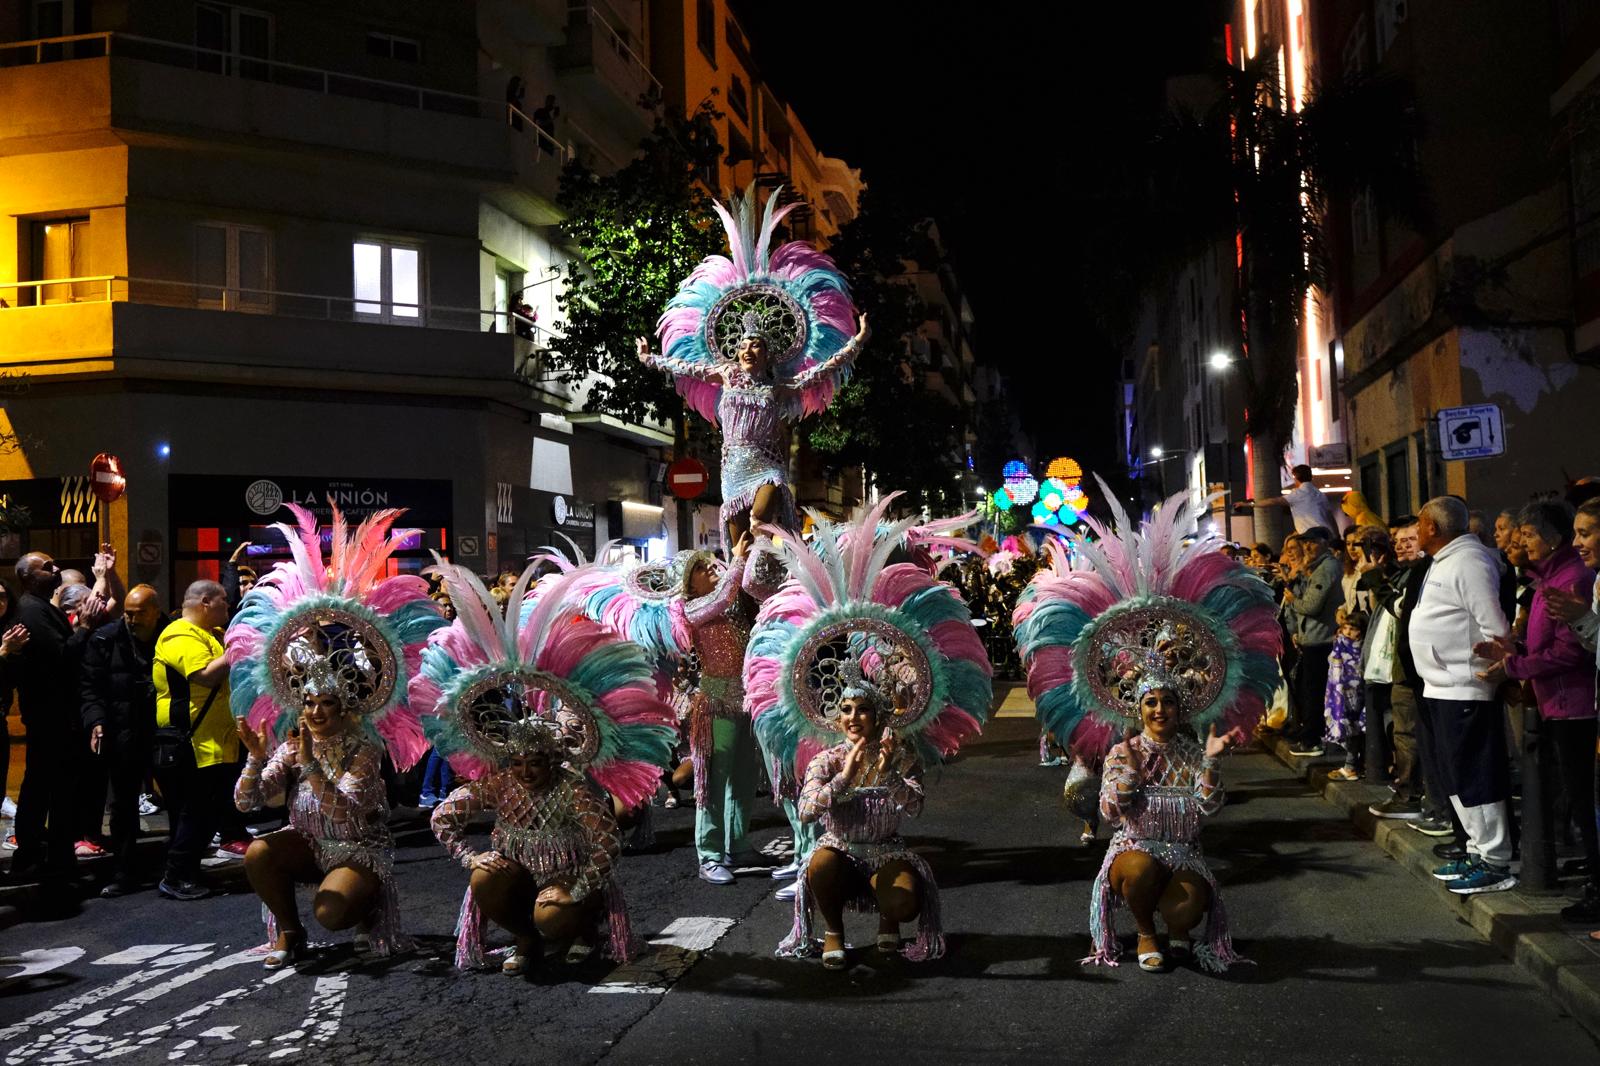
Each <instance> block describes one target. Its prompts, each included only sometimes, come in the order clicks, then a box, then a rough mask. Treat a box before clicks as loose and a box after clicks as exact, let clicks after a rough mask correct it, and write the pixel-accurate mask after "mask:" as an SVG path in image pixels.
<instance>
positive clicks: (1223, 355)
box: [1211, 352, 1233, 370]
mask: <svg viewBox="0 0 1600 1066" xmlns="http://www.w3.org/2000/svg"><path fill="white" fill-rule="evenodd" d="M1232 365H1233V356H1231V355H1229V354H1228V353H1227V352H1213V353H1212V355H1211V369H1212V370H1226V369H1228V368H1229V367H1230V366H1232Z"/></svg>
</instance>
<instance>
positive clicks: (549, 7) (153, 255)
mask: <svg viewBox="0 0 1600 1066" xmlns="http://www.w3.org/2000/svg"><path fill="white" fill-rule="evenodd" d="M477 18H481V20H482V21H481V24H480V23H479V22H475V19H477ZM0 19H3V20H6V21H4V22H3V23H0V42H3V43H0V99H4V100H5V101H6V106H5V107H4V108H3V109H0V144H3V151H0V215H3V216H5V218H6V219H7V222H6V225H4V226H3V227H0V300H3V301H4V303H3V305H0V369H3V370H5V371H6V372H8V373H9V374H13V375H16V374H20V375H23V382H24V383H23V385H22V387H20V388H19V387H18V386H17V384H16V381H15V379H13V380H12V382H11V385H10V387H8V388H7V389H6V390H5V395H4V397H3V403H4V410H5V415H6V418H7V421H8V428H9V430H10V431H11V432H13V433H14V434H15V435H16V439H17V446H16V447H14V448H12V449H11V450H9V451H7V452H6V453H5V454H4V455H3V456H0V494H3V495H4V496H5V497H6V499H7V500H8V501H10V502H12V503H22V504H25V505H28V506H29V509H30V510H31V512H32V522H31V523H30V525H29V527H28V529H27V530H26V531H25V533H24V534H23V535H22V536H21V537H19V538H12V539H11V540H10V542H9V543H7V544H4V545H0V555H4V556H6V557H12V556H14V555H15V554H16V553H17V552H19V551H21V550H26V549H29V548H36V549H42V550H47V551H51V552H53V553H54V554H56V555H58V556H60V557H61V558H63V559H64V560H70V561H76V562H81V561H83V560H85V559H86V557H87V554H88V553H89V551H90V550H91V548H92V545H93V544H94V543H95V542H96V541H97V540H99V539H101V538H103V537H104V538H108V539H110V540H111V541H112V542H113V543H114V544H116V545H117V546H118V547H119V549H121V551H122V552H123V558H124V560H125V561H126V564H127V570H128V572H129V574H130V576H131V577H132V579H134V580H138V581H148V582H150V583H152V584H155V585H156V586H157V588H158V589H161V590H162V591H163V593H164V594H167V595H171V594H173V593H175V592H177V591H179V590H181V588H182V586H183V585H184V584H185V583H186V582H187V581H188V580H191V579H193V578H195V577H197V576H205V575H210V574H215V573H216V572H217V569H218V566H219V563H220V561H221V560H222V559H223V558H225V557H226V556H228V555H229V554H230V553H231V552H232V551H233V549H234V548H235V547H236V546H237V545H238V544H239V543H241V542H243V541H251V542H253V543H255V544H256V545H257V547H256V548H254V549H252V552H254V553H259V557H260V560H261V561H266V560H268V559H270V558H271V557H272V556H273V554H274V553H275V551H276V550H278V549H275V548H274V547H273V546H272V545H271V543H270V542H271V541H272V539H273V534H272V533H271V532H270V531H269V530H267V529H266V528H265V527H266V526H267V524H268V523H271V522H273V521H275V520H281V519H283V518H284V517H286V513H285V512H284V511H282V510H281V509H280V507H279V504H280V503H281V502H284V501H306V502H309V501H311V500H313V499H315V500H317V501H319V502H320V501H323V500H325V498H326V497H328V496H330V495H331V496H332V497H333V498H334V499H335V500H337V501H339V502H340V503H342V504H343V505H344V507H345V509H346V511H347V512H350V513H354V514H355V515H357V516H359V515H360V514H362V513H365V512H367V511H369V510H371V509H373V508H375V507H381V506H399V507H406V508H408V509H409V514H408V515H407V516H406V518H405V519H404V521H405V522H406V523H408V524H411V525H414V526H417V527H420V528H421V529H422V530H423V532H422V534H420V535H419V536H418V537H417V538H416V539H415V541H414V543H413V550H412V551H410V552H407V553H405V557H404V558H403V559H402V560H401V561H400V563H399V564H398V565H399V566H400V567H402V568H406V569H414V568H418V567H420V566H421V565H423V564H424V563H425V561H426V552H427V549H429V548H437V549H443V550H446V551H448V552H449V553H450V554H451V555H452V556H454V557H455V558H457V559H459V560H460V561H462V562H464V563H466V564H468V565H472V566H474V567H476V568H480V569H493V568H495V567H497V566H501V565H516V564H518V563H520V561H521V559H522V558H523V557H524V556H525V553H526V551H527V549H528V548H529V547H531V546H535V545H539V544H544V543H549V542H551V541H552V540H554V533H555V532H557V531H560V532H564V533H567V534H568V535H571V536H573V537H574V539H576V540H577V541H578V543H579V544H580V546H581V547H583V548H585V549H589V550H592V549H593V547H594V546H595V544H596V543H598V542H601V541H603V540H605V539H606V538H607V537H615V536H619V535H621V536H626V537H630V538H632V539H634V540H636V541H638V542H640V543H642V542H644V541H645V540H647V539H649V538H651V537H655V536H658V535H659V534H660V532H661V526H662V522H661V511H660V508H659V506H656V503H657V500H658V492H659V489H658V487H657V486H658V485H659V477H658V470H659V458H660V456H661V455H662V446H664V445H666V444H668V443H670V437H669V436H668V435H667V434H665V433H664V432H662V431H661V427H634V426H625V425H621V424H620V423H616V422H615V420H609V421H608V420H604V419H598V418H594V417H592V416H585V415H584V414H583V413H582V411H581V404H580V402H579V401H581V395H580V396H578V397H573V396H570V395H565V394H563V392H562V390H560V389H558V388H556V387H555V386H554V385H553V384H551V383H548V382H544V381H542V376H543V375H542V372H541V361H540V359H539V351H540V349H541V348H542V347H543V345H544V341H545V340H546V339H547V335H546V334H544V333H543V331H544V330H545V329H547V328H548V325H549V323H550V322H551V321H552V319H553V318H554V317H555V316H554V314H553V304H552V303H551V300H552V299H553V293H552V292H551V288H550V286H553V285H554V284H556V282H552V281H550V280H549V279H550V278H551V277H552V276H553V269H554V268H557V267H559V266H560V264H561V263H562V262H563V261H564V256H563V255H562V253H561V252H560V250H559V249H558V248H556V247H555V246H554V244H553V243H552V241H551V236H550V226H551V224H552V223H553V222H555V221H556V219H557V218H558V212H557V210H556V207H555V190H556V183H557V177H558V173H559V168H560V166H561V164H562V162H563V161H564V160H565V158H566V157H567V156H568V155H569V154H571V153H572V152H574V151H576V152H579V153H584V152H588V153H592V155H593V157H595V158H599V159H607V158H610V159H617V158H625V157H626V154H627V153H628V152H629V151H630V145H632V144H635V143H636V142H637V139H638V134H639V133H640V132H642V131H643V129H645V128H646V126H647V124H648V121H649V115H648V112H647V111H646V109H645V108H644V107H643V106H642V104H641V98H643V97H644V96H645V95H646V94H648V93H649V92H652V91H654V82H653V76H652V75H650V73H649V69H648V65H647V64H646V63H645V62H644V60H643V59H642V58H641V50H642V49H643V48H644V47H645V42H646V34H645V32H644V31H645V25H644V9H643V6H642V4H639V3H635V4H632V5H628V4H614V5H611V6H609V7H606V8H604V9H603V10H602V9H601V8H600V7H599V6H581V5H580V6H576V7H572V8H570V9H568V7H567V6H566V5H555V4H550V3H544V2H539V3H515V4H514V3H509V2H506V3H496V2H493V0H487V2H486V3H484V4H483V5H482V9H481V11H476V12H475V11H474V8H473V6H472V5H457V4H442V5H441V4H427V3H421V2H414V0H413V2H398V3H393V2H392V3H384V4H379V3H374V2H370V0H352V2H351V3H346V4H341V5H337V6H326V7H316V6H311V5H305V4H299V3H292V2H289V0H260V2H258V3H253V4H251V5H250V6H249V7H244V6H234V5H226V4H219V3H211V2H206V0H201V2H196V3H183V4H162V5H94V6H93V7H91V6H90V5H88V4H86V3H75V2H71V0H60V2H48V0H39V2H35V3H30V4H21V5H7V6H6V7H5V8H3V9H0ZM516 76H520V77H521V78H522V79H523V83H524V84H526V85H527V87H528V88H527V89H526V90H525V94H519V93H518V91H517V86H516V85H515V84H514V83H511V82H510V79H511V78H512V77H516ZM549 95H554V96H555V98H556V99H555V101H554V102H553V103H554V107H557V108H559V111H555V110H553V109H552V108H547V107H546V106H545V97H546V96H549ZM541 112H542V113H541ZM552 115H553V116H554V118H553V119H552V118H551V116H552ZM539 120H544V121H547V122H549V124H550V125H552V126H553V127H554V128H553V129H548V130H540V129H539V126H540V125H541V122H540V121H539ZM518 294H521V295H520V298H519V296H518ZM524 304H525V305H526V307H524V308H522V312H521V313H520V314H519V313H518V308H519V307H521V306H522V305H524ZM533 312H539V314H538V320H537V322H535V321H533ZM102 451H104V452H112V453H115V454H117V455H119V456H120V457H121V458H122V459H123V462H124V464H125V466H126V469H127V476H128V484H129V487H128V493H127V495H126V497H125V498H124V499H122V500H120V501H118V502H117V503H116V504H114V505H112V506H111V507H110V508H107V509H106V513H105V514H104V515H102V514H100V513H99V510H98V509H97V508H96V507H95V505H94V504H93V502H92V501H91V500H89V498H88V497H87V496H86V494H85V493H84V492H83V487H84V486H83V483H82V477H81V475H83V474H85V473H86V472H87V464H88V462H89V460H90V458H91V457H92V456H93V455H94V454H95V453H97V452H102Z"/></svg>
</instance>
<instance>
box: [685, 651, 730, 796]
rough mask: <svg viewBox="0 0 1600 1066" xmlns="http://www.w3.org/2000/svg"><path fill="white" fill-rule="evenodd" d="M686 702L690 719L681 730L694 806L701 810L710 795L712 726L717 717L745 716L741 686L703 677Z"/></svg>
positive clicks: (724, 679)
mask: <svg viewBox="0 0 1600 1066" xmlns="http://www.w3.org/2000/svg"><path fill="white" fill-rule="evenodd" d="M686 702H687V703H688V705H689V716H688V721H687V723H686V728H685V730H684V731H685V732H686V733H687V734H688V736H689V762H690V763H691V764H692V765H693V767H694V803H695V806H696V807H704V806H705V805H706V803H707V802H708V797H709V796H710V781H711V775H710V771H711V749H712V748H713V747H714V746H715V742H714V739H713V737H712V734H711V723H712V722H713V721H714V720H716V719H718V718H727V719H736V718H743V717H745V713H744V686H743V684H742V683H740V681H739V680H738V679H737V678H725V677H702V678H701V679H700V684H699V687H697V688H696V689H695V690H694V691H693V692H691V693H690V694H689V697H688V700H687V701H686ZM719 802H720V800H719Z"/></svg>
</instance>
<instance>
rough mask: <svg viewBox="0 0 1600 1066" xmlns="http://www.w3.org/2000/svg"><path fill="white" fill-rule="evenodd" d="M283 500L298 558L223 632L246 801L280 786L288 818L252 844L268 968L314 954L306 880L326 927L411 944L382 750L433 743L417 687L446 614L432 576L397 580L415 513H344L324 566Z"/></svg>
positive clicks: (304, 525) (253, 802) (311, 533)
mask: <svg viewBox="0 0 1600 1066" xmlns="http://www.w3.org/2000/svg"><path fill="white" fill-rule="evenodd" d="M285 506H287V507H289V509H290V510H291V511H293V512H294V514H295V517H296V519H297V524H296V525H295V526H288V525H283V524H280V525H278V526H277V527H276V528H277V529H278V530H279V531H280V532H282V534H283V535H284V538H285V539H286V540H287V541H288V544H289V549H290V554H291V555H292V557H293V558H292V561H291V562H286V563H279V564H278V566H277V567H276V568H275V569H274V570H273V572H272V573H270V574H269V575H267V577H265V578H264V579H262V580H261V581H260V582H259V583H258V584H257V585H256V586H255V587H254V588H253V589H251V590H250V592H249V594H248V595H246V596H245V598H244V601H243V602H242V603H241V604H240V609H239V613H238V615H237V616H235V618H234V621H233V624H232V625H231V626H229V628H228V632H227V636H226V645H227V653H228V661H229V663H230V672H229V684H230V687H231V690H232V692H231V700H232V705H233V711H234V715H235V717H236V719H237V722H238V728H239V736H240V739H241V740H242V741H243V743H244V746H245V749H246V751H247V752H248V753H249V754H248V758H247V759H246V761H245V766H244V770H243V772H242V773H241V774H240V775H239V781H238V784H237V786H236V787H235V790H234V802H235V803H236V804H237V806H238V807H239V809H240V810H245V811H247V810H250V809H252V808H255V807H259V806H263V805H265V804H268V803H276V802H280V800H279V797H282V798H283V799H282V802H286V803H287V805H288V808H289V824H288V826H287V827H285V828H283V829H280V830H278V831H277V832H274V833H269V834H267V835H266V836H263V837H261V838H259V839H257V840H255V841H254V842H252V843H251V845H250V848H249V850H248V851H246V852H245V857H244V867H245V874H246V876H247V877H248V878H249V880H250V887H251V888H252V889H254V890H255V892H256V894H257V895H258V896H260V897H261V902H262V907H263V911H264V912H265V917H266V922H267V941H268V942H267V954H266V957H265V959H264V964H265V966H266V967H267V969H269V970H273V969H279V968H281V967H283V966H285V965H287V964H289V963H291V962H293V961H294V960H295V959H297V958H298V957H299V956H300V955H301V954H302V953H303V952H304V950H305V947H306V931H305V926H304V925H303V924H302V923H301V919H300V912H299V907H298V906H297V903H296V899H295V890H296V886H297V885H300V884H315V885H317V891H316V896H315V898H314V900H313V904H312V907H313V913H314V914H315V916H316V918H317V921H318V922H319V923H321V924H322V926H323V927H324V928H327V929H331V930H339V929H348V928H350V927H352V926H354V927H356V928H357V930H358V931H357V934H356V944H357V947H358V948H370V949H371V950H372V951H373V952H375V953H377V954H380V955H387V954H391V953H393V952H395V951H399V950H402V949H405V948H407V947H409V946H410V939H409V938H408V937H406V936H405V934H404V933H403V931H402V930H401V927H400V912H399V900H398V895H397V893H396V891H395V884H394V841H393V838H392V837H391V836H390V833H389V827H388V815H389V807H388V800H387V798H386V795H385V791H384V784H383V777H382V746H383V745H387V746H388V749H389V752H390V754H391V755H392V757H393V758H394V762H395V765H396V766H398V767H400V768H402V769H404V768H406V767H409V766H410V765H412V764H413V763H415V762H416V761H417V759H419V758H420V757H421V756H422V754H423V752H425V751H426V750H427V742H426V740H424V739H423V734H422V727H421V722H420V721H419V720H418V718H417V716H416V714H415V713H414V711H413V710H412V708H411V707H410V705H409V703H408V702H407V700H406V685H407V682H408V681H409V679H410V677H411V675H412V673H413V672H414V671H415V670H416V668H417V664H418V661H419V659H420V657H421V654H422V647H423V644H424V643H425V641H426V639H427V636H428V634H429V633H430V632H432V631H433V630H435V629H437V628H439V627H440V626H442V625H444V618H443V616H442V615H441V613H440V611H439V609H438V607H437V606H436V605H435V604H434V602H433V601H432V600H431V599H429V597H428V585H427V582H426V581H424V580H423V579H422V578H420V577H415V576H398V577H385V576H384V575H385V574H386V572H387V569H388V564H389V559H390V556H391V555H392V554H393V553H394V551H395V549H396V548H397V547H399V545H400V544H401V543H402V541H403V540H404V538H405V537H407V536H409V535H410V534H411V532H412V531H410V530H395V531H392V532H391V530H390V527H391V526H392V525H393V523H394V521H395V519H396V518H398V517H399V516H400V514H402V513H403V512H401V511H397V510H385V511H379V512H376V513H375V514H373V515H372V516H371V517H369V518H368V519H366V521H364V522H362V523H361V525H360V527H359V528H358V529H357V530H356V531H355V533H354V535H351V536H347V535H346V531H347V530H346V525H345V520H344V517H343V515H341V514H340V513H339V511H338V510H337V509H334V511H333V531H332V532H333V538H332V548H331V555H330V558H329V560H328V561H327V563H326V564H325V563H324V561H323V555H322V537H321V533H320V532H319V530H318V529H317V522H316V519H315V518H314V517H313V516H312V514H311V513H310V512H309V511H307V510H305V509H304V508H301V507H298V506H296V505H294V504H286V505H285ZM280 740H281V741H282V742H281V743H277V742H278V741H280ZM275 743H276V750H274V744H275Z"/></svg>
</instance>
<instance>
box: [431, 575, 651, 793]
mask: <svg viewBox="0 0 1600 1066" xmlns="http://www.w3.org/2000/svg"><path fill="white" fill-rule="evenodd" d="M537 566H538V563H537V561H536V562H535V563H533V564H530V565H529V567H528V569H526V570H524V571H523V572H522V576H521V578H520V579H519V580H518V582H517V585H516V588H515V589H514V590H513V592H512V595H511V597H510V599H509V600H508V601H507V606H506V609H505V610H504V612H502V611H501V609H500V607H499V605H497V604H496V603H495V602H494V598H493V597H492V596H491V595H490V593H489V590H488V589H486V588H485V587H484V585H483V582H481V581H479V580H478V578H477V575H475V574H473V573H472V572H471V571H469V570H467V569H465V568H463V567H460V566H453V565H451V564H449V563H444V562H442V561H441V563H440V564H439V566H438V567H437V568H436V569H437V572H438V573H439V574H440V576H441V577H442V578H443V579H444V582H445V584H446V585H447V586H449V588H450V595H451V598H452V599H453V600H454V602H455V604H456V620H455V622H453V623H452V624H451V625H450V626H449V627H448V628H446V629H441V630H439V631H438V632H436V633H434V634H433V635H432V636H431V637H430V638H429V641H428V647H427V650H426V651H425V652H424V653H423V657H422V670H421V671H420V672H419V673H418V674H417V675H416V676H415V677H414V678H413V679H412V682H411V700H412V702H413V703H414V704H415V705H416V706H417V707H419V708H421V709H422V711H423V723H424V725H425V727H426V728H427V731H428V736H429V739H430V740H431V741H432V742H433V745H434V748H435V750H437V751H438V752H439V753H440V754H441V755H444V756H445V757H446V758H448V759H449V760H450V762H451V764H452V765H453V766H454V767H456V769H458V770H459V771H460V772H461V773H463V774H464V775H466V776H468V777H476V776H479V775H480V774H482V773H483V772H484V770H485V769H487V768H488V767H489V766H491V765H496V764H498V763H500V762H502V761H504V760H505V759H506V758H508V757H509V756H510V755H511V754H513V753H514V752H516V751H519V750H520V751H528V750H544V751H548V752H551V753H552V754H553V755H555V756H556V757H557V758H559V759H560V760H561V761H563V762H565V763H566V764H567V765H568V766H569V767H571V768H572V769H573V770H574V771H576V772H580V773H587V774H588V775H589V776H590V777H591V778H592V779H593V780H594V781H595V783H596V784H598V785H599V786H600V787H601V788H603V789H605V790H606V791H607V792H609V793H611V794H612V795H613V796H616V797H617V798H618V799H620V800H621V801H622V802H623V803H624V804H626V805H628V806H635V805H637V804H638V803H640V802H642V801H644V800H645V799H648V798H649V797H650V795H651V794H652V793H653V792H654V791H655V788H656V784H657V782H658V781H659V780H660V778H661V771H662V769H663V767H665V766H666V765H667V764H668V762H669V761H670V759H671V756H672V745H673V743H674V742H675V741H676V738H677V731H676V729H675V727H674V722H675V718H674V716H673V713H672V709H671V708H670V707H668V706H667V704H666V703H664V702H663V701H662V700H661V698H660V696H659V695H658V694H657V691H656V684H655V682H654V680H653V679H652V675H651V665H650V662H649V660H648V659H647V658H646V657H645V653H644V651H643V650H642V649H641V648H640V647H639V646H638V645H637V644H634V643H633V642H631V641H628V640H624V639H622V638H620V637H618V636H616V635H615V634H613V633H610V632H608V631H607V630H606V629H605V628H604V627H602V626H601V625H600V624H599V623H597V622H595V621H594V620H592V619H590V618H588V617H587V616H585V615H584V614H583V613H582V611H581V610H580V609H579V608H578V607H577V605H576V604H575V603H574V602H573V599H572V596H571V590H572V588H573V586H574V585H575V584H576V583H577V582H579V581H581V580H583V579H584V578H585V577H587V576H589V569H590V568H589V567H578V568H575V569H573V570H570V571H568V572H566V573H562V574H559V575H556V576H554V577H546V578H545V579H544V580H543V581H542V582H541V589H540V593H539V595H538V596H537V597H534V598H531V599H530V598H529V597H528V590H529V586H530V585H531V584H532V582H533V575H534V571H535V570H536V569H537Z"/></svg>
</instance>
